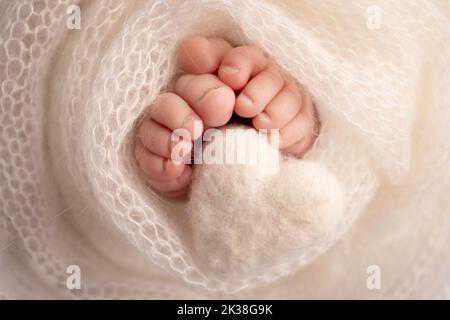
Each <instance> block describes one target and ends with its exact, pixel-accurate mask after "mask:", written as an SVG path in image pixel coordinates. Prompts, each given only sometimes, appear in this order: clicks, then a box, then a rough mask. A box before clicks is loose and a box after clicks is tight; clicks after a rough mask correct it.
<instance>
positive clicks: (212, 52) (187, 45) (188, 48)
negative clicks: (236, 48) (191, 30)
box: [177, 37, 232, 74]
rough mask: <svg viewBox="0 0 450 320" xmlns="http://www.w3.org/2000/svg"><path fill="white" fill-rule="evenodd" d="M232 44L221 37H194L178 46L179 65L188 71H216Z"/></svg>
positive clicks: (197, 72)
mask: <svg viewBox="0 0 450 320" xmlns="http://www.w3.org/2000/svg"><path fill="white" fill-rule="evenodd" d="M231 48H232V47H231V45H230V44H229V43H228V42H227V41H225V40H223V39H220V38H204V37H192V38H189V39H186V40H184V41H183V42H181V44H180V46H179V48H178V56H177V58H178V59H177V60H178V66H179V67H180V68H181V69H182V70H183V71H184V72H186V73H192V74H204V73H214V72H216V71H217V69H218V68H219V65H220V62H221V61H222V59H223V57H224V56H225V54H226V53H227V52H228V51H230V50H231Z"/></svg>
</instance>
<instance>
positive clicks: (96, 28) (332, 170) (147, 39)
mask: <svg viewBox="0 0 450 320" xmlns="http://www.w3.org/2000/svg"><path fill="white" fill-rule="evenodd" d="M70 3H72V2H68V1H51V0H48V1H44V0H42V1H41V0H38V1H31V2H30V1H26V0H24V1H14V2H12V1H7V0H3V1H1V2H0V12H1V19H0V26H1V29H0V30H1V31H0V35H1V36H0V39H1V42H0V44H1V46H0V83H1V87H0V89H1V100H0V231H1V232H0V296H4V297H6V298H17V297H21V298H23V297H30V298H37V297H45V298H47V297H60V298H71V297H89V298H103V297H108V298H114V297H119V298H127V297H146V298H221V297H234V298H316V297H322V298H356V297H360V298H374V297H381V298H382V297H406V298H420V297H428V298H429V297H432V298H439V297H450V279H449V277H448V271H449V270H450V255H449V253H448V249H447V245H448V244H449V230H450V229H449V227H450V219H449V210H450V200H449V198H448V196H447V194H446V193H447V192H448V191H449V190H450V182H449V181H450V142H449V139H448V137H449V136H450V108H449V103H450V92H449V90H448V88H449V86H450V77H449V76H448V69H449V67H450V63H449V59H450V58H449V57H450V41H449V38H450V23H449V17H450V8H449V6H448V4H447V3H446V2H445V1H444V0H443V1H438V0H436V1H420V0H414V1H408V2H407V3H406V2H404V1H353V2H350V1H316V0H310V1H306V0H305V1H284V2H283V4H280V2H278V1H274V3H273V4H270V3H266V2H263V1H257V0H249V1H234V0H205V1H175V0H169V1H114V0H109V1H100V0H98V1H97V0H96V1H88V0H86V1H80V2H79V3H78V4H79V5H80V7H81V13H82V16H81V18H82V20H81V29H80V30H69V29H67V28H66V20H67V19H68V17H69V14H67V12H66V9H67V6H68V5H69V4H70ZM373 5H376V6H377V7H376V8H379V9H380V10H381V16H380V17H381V20H380V26H379V28H375V29H373V28H368V26H367V18H368V16H367V14H368V13H370V12H372V11H373V10H369V11H367V10H368V8H371V9H373V8H374V7H373ZM190 35H205V36H221V37H224V38H226V39H228V40H230V41H231V42H233V43H234V44H244V43H245V44H254V45H257V46H259V47H261V48H262V49H263V50H264V51H265V52H266V53H267V54H268V55H269V56H271V57H272V58H273V59H274V60H275V61H277V63H278V64H279V65H280V66H281V67H282V68H283V69H284V70H285V71H286V72H288V73H289V74H291V75H292V76H294V77H295V78H297V79H298V81H299V82H301V83H303V84H304V85H305V86H306V87H308V89H309V90H310V92H311V94H312V96H313V99H314V101H315V105H316V107H317V109H318V112H319V116H320V119H321V124H322V127H321V133H320V136H319V137H318V140H317V142H316V144H315V146H314V147H313V149H312V150H311V151H310V152H309V153H308V154H307V156H306V157H305V159H303V160H298V159H295V160H293V159H284V158H282V159H281V162H280V172H279V174H278V175H275V176H271V177H270V176H265V177H264V178H262V177H261V176H260V175H259V172H257V171H255V170H253V169H252V168H249V167H248V166H246V165H243V166H231V167H230V166H223V165H215V166H205V165H202V166H201V167H198V168H197V169H198V170H197V172H196V176H195V181H194V184H193V190H192V197H191V199H190V201H189V202H187V203H174V202H170V201H167V200H165V199H161V198H159V197H158V196H157V195H155V194H154V193H152V192H151V191H150V190H149V189H148V187H147V186H146V185H145V183H144V180H143V178H142V176H141V174H140V172H139V170H138V168H137V165H136V163H135V161H134V158H133V155H132V147H133V143H132V139H133V136H134V131H133V130H134V125H135V123H136V121H137V120H138V118H139V117H140V116H141V114H142V113H143V111H144V110H145V108H146V107H147V106H148V105H150V103H151V101H152V100H153V99H154V98H155V96H156V95H157V94H158V93H159V92H160V90H161V89H162V88H163V87H164V86H165V85H166V84H167V82H168V81H169V80H170V79H171V77H173V76H174V75H175V74H176V72H177V70H176V66H175V64H174V62H175V59H174V53H175V50H176V47H177V44H178V43H179V41H180V40H181V39H183V38H185V37H187V36H190ZM255 139H256V138H255ZM294 180H295V182H294ZM215 188H217V189H215ZM247 193H250V195H251V196H249V197H246V194H247ZM296 195H297V196H298V197H296ZM226 197H228V198H226ZM226 199H230V201H228V203H229V204H230V205H229V206H228V207H226V206H225V203H226ZM319 204H324V206H320V205H319ZM237 207H240V209H241V208H242V212H237V210H236V208H237ZM261 217H263V218H261ZM297 219H298V220H297ZM303 220H307V221H308V222H309V223H308V224H307V225H306V226H305V225H304V224H302V223H298V221H303ZM223 226H226V227H227V228H222V227H223ZM264 230H267V233H265V232H264ZM244 232H247V233H246V234H245V237H244V238H243V239H245V241H240V240H239V239H241V238H240V237H242V236H243V233H244ZM211 237H212V238H211ZM211 239H212V240H211ZM73 264H75V265H79V266H80V268H81V271H82V289H81V290H73V291H70V290H68V289H67V288H66V278H67V276H68V275H67V274H66V268H67V267H68V266H69V265H73ZM369 265H378V266H379V267H380V268H381V272H382V282H381V283H382V288H381V290H375V291H370V290H368V289H367V287H366V279H367V277H368V274H367V273H366V270H367V267H368V266H369ZM227 294H231V295H227Z"/></svg>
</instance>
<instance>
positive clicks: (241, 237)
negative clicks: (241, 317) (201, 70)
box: [187, 126, 344, 282]
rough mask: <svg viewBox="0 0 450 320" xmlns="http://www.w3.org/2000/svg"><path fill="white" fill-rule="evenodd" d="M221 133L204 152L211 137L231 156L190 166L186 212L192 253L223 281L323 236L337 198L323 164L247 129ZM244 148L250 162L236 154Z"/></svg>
mask: <svg viewBox="0 0 450 320" xmlns="http://www.w3.org/2000/svg"><path fill="white" fill-rule="evenodd" d="M225 131H227V132H228V133H230V131H231V132H232V134H225ZM222 132H223V134H220V135H217V136H216V137H215V139H214V140H213V141H212V142H209V143H206V145H205V149H204V151H203V152H204V153H207V149H208V146H209V145H211V144H213V145H214V147H215V149H216V150H220V148H221V147H223V150H224V151H226V153H227V154H226V155H227V156H229V159H231V160H233V161H229V163H224V162H223V161H218V163H213V164H201V165H198V166H197V167H196V172H195V178H194V182H193V185H192V190H191V195H190V200H189V208H188V213H187V214H188V215H189V219H190V224H191V228H192V234H193V237H194V250H195V255H196V256H197V257H198V259H199V260H201V261H203V263H204V264H205V265H206V266H208V270H209V272H210V273H212V274H213V275H214V276H216V277H218V278H220V279H221V280H223V281H227V282H232V281H235V280H236V278H244V279H249V278H252V276H254V275H255V274H262V273H263V271H264V270H265V269H267V268H268V267H269V266H272V265H274V264H281V263H289V262H291V261H292V260H294V259H295V258H296V257H299V256H301V255H302V253H303V251H304V250H305V248H309V247H313V246H321V245H322V244H323V243H324V242H327V241H330V239H329V238H330V237H332V236H333V235H334V232H335V228H337V227H338V225H339V221H340V220H341V219H342V213H343V212H342V211H343V208H344V204H343V190H342V186H340V185H339V182H338V181H337V179H336V178H335V177H334V176H333V175H332V174H331V173H329V172H328V171H327V169H326V167H324V166H322V165H319V164H316V163H314V162H310V161H299V160H298V159H294V158H288V159H284V158H283V159H281V156H280V155H279V154H278V153H279V151H278V150H277V149H276V148H274V147H271V146H269V144H268V142H267V139H266V138H265V137H264V136H261V135H258V133H257V132H256V130H254V129H247V128H245V127H233V126H231V127H227V128H226V129H223V131H222ZM230 137H231V138H230ZM227 145H230V147H229V148H226V147H225V146H227ZM250 152H251V153H252V154H256V157H255V158H254V159H253V161H251V160H252V159H250V157H245V156H243V157H242V158H241V159H242V160H246V161H241V162H238V161H237V160H238V159H239V155H242V154H243V153H244V154H247V155H248V154H250ZM226 155H224V156H223V157H221V158H220V159H218V160H221V159H225V158H226V157H225V156H226ZM230 155H231V157H230ZM204 158H206V157H204Z"/></svg>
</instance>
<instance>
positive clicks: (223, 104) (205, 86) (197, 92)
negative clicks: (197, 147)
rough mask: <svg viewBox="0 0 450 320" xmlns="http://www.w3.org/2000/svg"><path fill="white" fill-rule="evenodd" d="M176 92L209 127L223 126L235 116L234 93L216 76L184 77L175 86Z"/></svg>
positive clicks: (187, 75) (188, 75)
mask: <svg viewBox="0 0 450 320" xmlns="http://www.w3.org/2000/svg"><path fill="white" fill-rule="evenodd" d="M175 92H176V93H177V94H178V95H180V96H181V97H182V98H183V99H184V100H185V101H186V102H187V103H188V104H189V105H190V106H191V108H192V109H193V110H194V111H195V112H196V114H198V115H199V117H200V118H201V119H202V121H203V122H204V124H205V125H207V126H210V127H218V126H222V125H224V124H226V123H227V122H228V121H229V120H230V118H231V116H232V114H233V108H234V103H235V95H234V92H233V90H231V89H230V88H229V87H228V86H226V85H225V84H224V83H223V82H222V81H220V80H219V79H218V78H217V77H216V76H214V75H210V74H204V75H190V74H186V75H183V76H181V77H180V78H179V79H178V80H177V82H176V84H175Z"/></svg>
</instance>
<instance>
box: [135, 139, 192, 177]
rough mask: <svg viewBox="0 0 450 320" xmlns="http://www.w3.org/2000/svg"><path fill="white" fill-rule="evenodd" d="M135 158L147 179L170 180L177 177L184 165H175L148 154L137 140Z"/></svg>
mask: <svg viewBox="0 0 450 320" xmlns="http://www.w3.org/2000/svg"><path fill="white" fill-rule="evenodd" d="M135 157H136V161H137V162H138V164H139V166H140V168H141V169H142V171H143V172H144V174H145V175H146V177H147V178H148V179H155V180H161V181H168V180H172V179H175V178H177V177H179V176H180V175H181V173H182V172H183V170H184V167H185V164H184V163H175V162H173V161H172V160H170V159H167V158H164V157H161V156H159V155H157V154H154V153H152V152H150V151H149V150H148V149H147V148H146V147H145V146H144V145H143V144H142V142H141V141H140V140H139V139H138V140H137V141H136V146H135Z"/></svg>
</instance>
